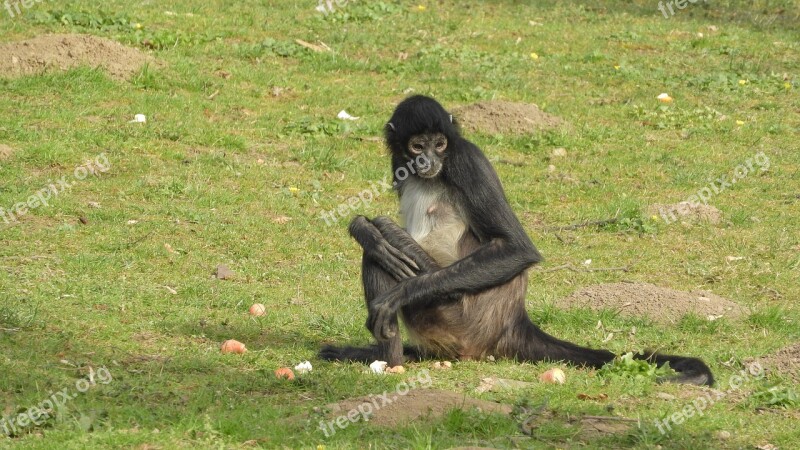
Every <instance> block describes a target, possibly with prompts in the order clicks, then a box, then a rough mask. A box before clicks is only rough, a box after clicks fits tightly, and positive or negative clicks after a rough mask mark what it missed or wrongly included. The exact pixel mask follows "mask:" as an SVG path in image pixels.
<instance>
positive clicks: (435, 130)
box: [385, 95, 460, 178]
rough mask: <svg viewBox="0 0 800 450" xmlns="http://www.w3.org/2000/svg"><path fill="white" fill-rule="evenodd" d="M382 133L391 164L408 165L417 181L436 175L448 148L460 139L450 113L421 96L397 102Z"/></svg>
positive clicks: (430, 99)
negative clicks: (384, 132) (384, 133)
mask: <svg viewBox="0 0 800 450" xmlns="http://www.w3.org/2000/svg"><path fill="white" fill-rule="evenodd" d="M385 131H386V145H387V146H388V147H389V150H391V152H392V159H393V161H394V163H395V165H396V166H401V165H405V164H406V163H407V162H411V163H412V166H410V168H413V169H414V170H413V171H411V172H412V173H415V174H416V175H418V176H420V177H421V178H434V177H436V176H437V175H439V173H440V172H441V171H442V168H443V167H444V160H445V159H446V158H447V155H448V153H449V151H450V149H451V148H453V146H454V145H455V143H456V142H457V141H458V139H459V138H460V135H459V132H458V125H457V124H456V122H455V121H454V120H453V116H452V114H450V113H449V112H447V111H446V110H445V109H444V108H443V107H442V105H440V104H439V102H437V101H436V100H434V99H432V98H430V97H425V96H424V95H414V96H412V97H409V98H407V99H405V100H403V101H402V102H400V104H399V105H397V108H395V110H394V114H392V118H391V119H390V120H389V122H388V123H387V124H386V130H385Z"/></svg>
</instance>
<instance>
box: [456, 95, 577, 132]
mask: <svg viewBox="0 0 800 450" xmlns="http://www.w3.org/2000/svg"><path fill="white" fill-rule="evenodd" d="M453 115H454V116H455V117H456V119H457V120H458V123H459V124H461V126H462V127H463V128H464V129H465V130H468V131H480V132H484V133H489V134H505V133H509V134H524V133H532V132H534V131H539V130H545V129H549V128H555V127H557V126H559V125H561V124H562V123H563V121H562V120H561V119H559V118H558V117H555V116H551V115H550V114H547V113H546V112H544V111H542V110H540V109H539V107H538V106H536V105H533V104H527V103H512V102H504V101H488V102H480V103H475V104H474V105H467V106H462V107H460V108H456V109H455V110H453Z"/></svg>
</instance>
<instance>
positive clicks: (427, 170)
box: [417, 164, 442, 178]
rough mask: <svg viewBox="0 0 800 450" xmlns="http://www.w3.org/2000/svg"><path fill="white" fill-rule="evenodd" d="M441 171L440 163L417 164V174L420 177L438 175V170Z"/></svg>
mask: <svg viewBox="0 0 800 450" xmlns="http://www.w3.org/2000/svg"><path fill="white" fill-rule="evenodd" d="M441 171H442V165H441V164H430V165H428V166H419V170H418V171H417V174H418V175H419V176H420V177H422V178H433V177H435V176H436V175H439V172H441Z"/></svg>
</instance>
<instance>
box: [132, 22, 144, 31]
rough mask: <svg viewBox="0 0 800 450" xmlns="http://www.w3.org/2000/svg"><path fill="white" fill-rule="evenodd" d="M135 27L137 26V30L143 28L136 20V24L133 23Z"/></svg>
mask: <svg viewBox="0 0 800 450" xmlns="http://www.w3.org/2000/svg"><path fill="white" fill-rule="evenodd" d="M133 28H136V29H137V30H141V29H142V24H140V23H139V22H136V23H135V24H133Z"/></svg>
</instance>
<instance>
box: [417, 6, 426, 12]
mask: <svg viewBox="0 0 800 450" xmlns="http://www.w3.org/2000/svg"><path fill="white" fill-rule="evenodd" d="M426 9H428V8H427V7H426V6H425V5H417V10H418V11H425V10H426Z"/></svg>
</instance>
